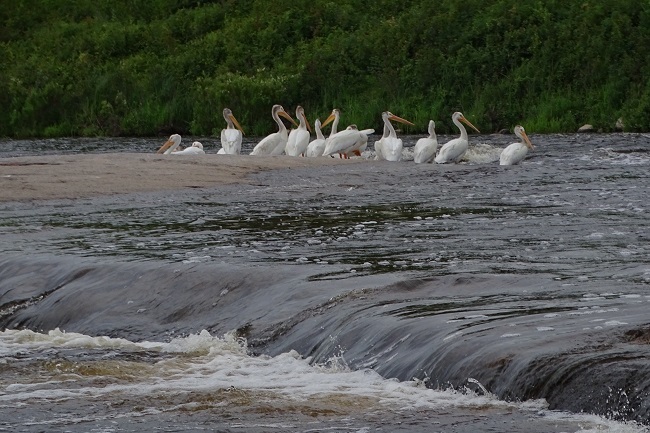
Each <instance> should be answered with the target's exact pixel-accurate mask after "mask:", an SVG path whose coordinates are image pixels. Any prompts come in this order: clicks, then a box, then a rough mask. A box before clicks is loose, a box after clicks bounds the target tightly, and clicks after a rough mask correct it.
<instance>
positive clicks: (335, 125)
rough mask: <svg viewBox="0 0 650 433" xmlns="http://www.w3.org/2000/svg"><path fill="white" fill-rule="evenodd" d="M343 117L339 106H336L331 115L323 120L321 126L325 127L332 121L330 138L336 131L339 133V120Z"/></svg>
mask: <svg viewBox="0 0 650 433" xmlns="http://www.w3.org/2000/svg"><path fill="white" fill-rule="evenodd" d="M340 118H341V112H340V111H339V109H338V108H335V109H333V110H332V112H331V113H330V115H329V116H327V119H325V121H324V122H323V124H322V125H321V128H325V127H326V126H327V125H329V123H330V122H332V121H333V122H332V129H331V131H330V135H329V137H328V138H332V137H333V136H334V135H335V134H336V133H337V131H338V130H337V128H338V126H339V120H340Z"/></svg>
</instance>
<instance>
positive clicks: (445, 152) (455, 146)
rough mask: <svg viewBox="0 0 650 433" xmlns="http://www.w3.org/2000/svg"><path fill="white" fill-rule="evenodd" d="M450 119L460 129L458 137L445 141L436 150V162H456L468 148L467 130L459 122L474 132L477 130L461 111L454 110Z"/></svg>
mask: <svg viewBox="0 0 650 433" xmlns="http://www.w3.org/2000/svg"><path fill="white" fill-rule="evenodd" d="M451 120H452V121H453V122H454V125H456V127H457V128H458V129H460V137H459V138H454V139H453V140H450V141H448V142H446V143H445V144H444V145H443V146H442V147H441V148H440V152H438V156H436V157H435V159H434V161H436V162H437V163H438V164H444V163H446V162H458V161H460V159H461V158H462V157H463V155H464V154H465V152H467V149H468V148H469V140H468V139H467V131H466V130H465V127H464V126H463V125H462V124H461V123H460V122H463V123H464V124H466V125H467V126H470V127H472V128H473V129H474V130H476V132H479V133H480V132H481V131H479V130H478V129H477V128H476V126H474V125H472V123H471V122H470V121H469V120H467V119H466V118H465V116H463V113H461V112H459V111H456V112H455V113H454V114H453V115H452V116H451Z"/></svg>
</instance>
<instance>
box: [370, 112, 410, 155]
mask: <svg viewBox="0 0 650 433" xmlns="http://www.w3.org/2000/svg"><path fill="white" fill-rule="evenodd" d="M381 118H382V120H383V121H384V134H385V133H386V128H388V135H387V136H385V137H384V136H382V138H381V140H380V142H381V144H380V146H379V151H380V153H381V158H382V159H385V160H387V161H399V160H401V159H402V147H403V143H402V139H401V138H397V133H396V132H395V128H393V124H392V123H390V121H391V120H395V121H396V122H400V123H405V124H407V125H413V123H411V122H409V121H408V120H406V119H402V118H401V117H399V116H396V115H394V114H393V113H391V112H390V111H384V112H383V113H381ZM376 150H377V144H376V143H375V151H376Z"/></svg>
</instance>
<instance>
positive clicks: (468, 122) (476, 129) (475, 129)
mask: <svg viewBox="0 0 650 433" xmlns="http://www.w3.org/2000/svg"><path fill="white" fill-rule="evenodd" d="M458 120H460V121H461V122H463V123H464V124H465V125H467V126H469V127H470V128H472V129H473V130H474V131H476V132H478V133H479V134H480V133H481V131H479V130H478V128H477V127H476V126H474V125H472V122H470V121H469V120H467V119H466V118H465V116H462V117H461V118H460V119H458Z"/></svg>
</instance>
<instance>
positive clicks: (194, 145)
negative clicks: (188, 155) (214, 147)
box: [192, 141, 203, 150]
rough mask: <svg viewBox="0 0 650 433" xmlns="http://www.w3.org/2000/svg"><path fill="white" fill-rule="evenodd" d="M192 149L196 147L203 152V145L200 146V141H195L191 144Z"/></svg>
mask: <svg viewBox="0 0 650 433" xmlns="http://www.w3.org/2000/svg"><path fill="white" fill-rule="evenodd" d="M192 147H198V148H199V149H201V150H203V144H201V142H200V141H195V142H194V143H192Z"/></svg>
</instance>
